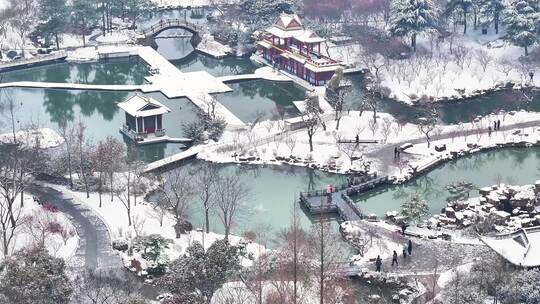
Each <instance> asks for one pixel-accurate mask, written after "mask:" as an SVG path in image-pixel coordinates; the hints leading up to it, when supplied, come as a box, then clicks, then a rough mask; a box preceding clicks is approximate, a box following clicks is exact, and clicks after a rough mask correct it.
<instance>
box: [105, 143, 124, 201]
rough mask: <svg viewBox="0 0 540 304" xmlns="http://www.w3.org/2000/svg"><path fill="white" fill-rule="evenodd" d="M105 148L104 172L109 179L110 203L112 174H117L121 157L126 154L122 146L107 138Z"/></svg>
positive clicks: (112, 194) (112, 185) (112, 183)
mask: <svg viewBox="0 0 540 304" xmlns="http://www.w3.org/2000/svg"><path fill="white" fill-rule="evenodd" d="M104 146H105V148H106V153H105V155H106V158H105V159H104V162H105V170H106V172H107V177H108V179H109V190H110V191H111V202H112V201H113V198H114V174H115V173H117V172H119V171H120V169H121V166H122V161H121V160H122V157H124V155H125V153H126V151H125V150H126V149H125V147H124V144H123V143H121V142H120V141H118V140H117V139H115V138H113V137H111V136H109V137H107V138H106V139H105V143H104Z"/></svg>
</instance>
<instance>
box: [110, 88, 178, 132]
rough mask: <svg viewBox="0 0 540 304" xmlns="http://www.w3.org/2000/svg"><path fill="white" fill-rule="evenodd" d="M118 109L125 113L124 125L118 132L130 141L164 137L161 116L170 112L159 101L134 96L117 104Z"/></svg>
mask: <svg viewBox="0 0 540 304" xmlns="http://www.w3.org/2000/svg"><path fill="white" fill-rule="evenodd" d="M118 107H119V108H121V109H122V110H124V111H125V112H126V123H125V124H124V125H123V127H122V128H121V129H120V130H121V131H122V133H123V134H125V135H126V136H128V137H129V138H131V139H132V140H134V141H136V142H144V141H146V140H152V139H153V138H156V137H162V136H165V129H163V114H166V113H169V112H171V110H170V109H169V108H167V107H166V106H165V105H163V104H162V103H160V102H159V101H157V100H155V99H153V98H150V97H145V96H140V95H134V96H132V97H130V98H128V99H127V100H125V101H123V102H121V103H119V104H118Z"/></svg>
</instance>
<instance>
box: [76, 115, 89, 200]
mask: <svg viewBox="0 0 540 304" xmlns="http://www.w3.org/2000/svg"><path fill="white" fill-rule="evenodd" d="M85 131H86V125H85V124H84V123H83V122H82V121H79V122H78V123H77V126H76V129H75V136H76V138H77V146H78V148H79V170H80V175H81V177H82V179H83V182H84V189H85V191H86V198H90V192H89V191H88V180H87V178H86V171H85V167H86V151H85V148H86V146H85V144H86V143H85V141H86V137H85Z"/></svg>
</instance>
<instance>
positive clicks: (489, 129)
mask: <svg viewBox="0 0 540 304" xmlns="http://www.w3.org/2000/svg"><path fill="white" fill-rule="evenodd" d="M488 136H489V137H491V126H489V127H488Z"/></svg>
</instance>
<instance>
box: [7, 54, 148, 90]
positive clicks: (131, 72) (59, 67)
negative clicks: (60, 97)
mask: <svg viewBox="0 0 540 304" xmlns="http://www.w3.org/2000/svg"><path fill="white" fill-rule="evenodd" d="M0 74H1V75H2V77H3V78H2V81H3V82H13V81H41V82H60V83H65V82H71V83H84V84H142V83H144V77H145V76H146V75H147V74H148V71H147V68H146V65H145V64H144V63H142V62H141V61H140V60H139V58H138V57H130V58H123V59H111V60H107V61H101V60H100V61H98V62H91V63H88V62H86V63H56V64H50V65H44V66H40V67H34V68H29V69H24V70H17V71H11V72H5V73H0Z"/></svg>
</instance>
